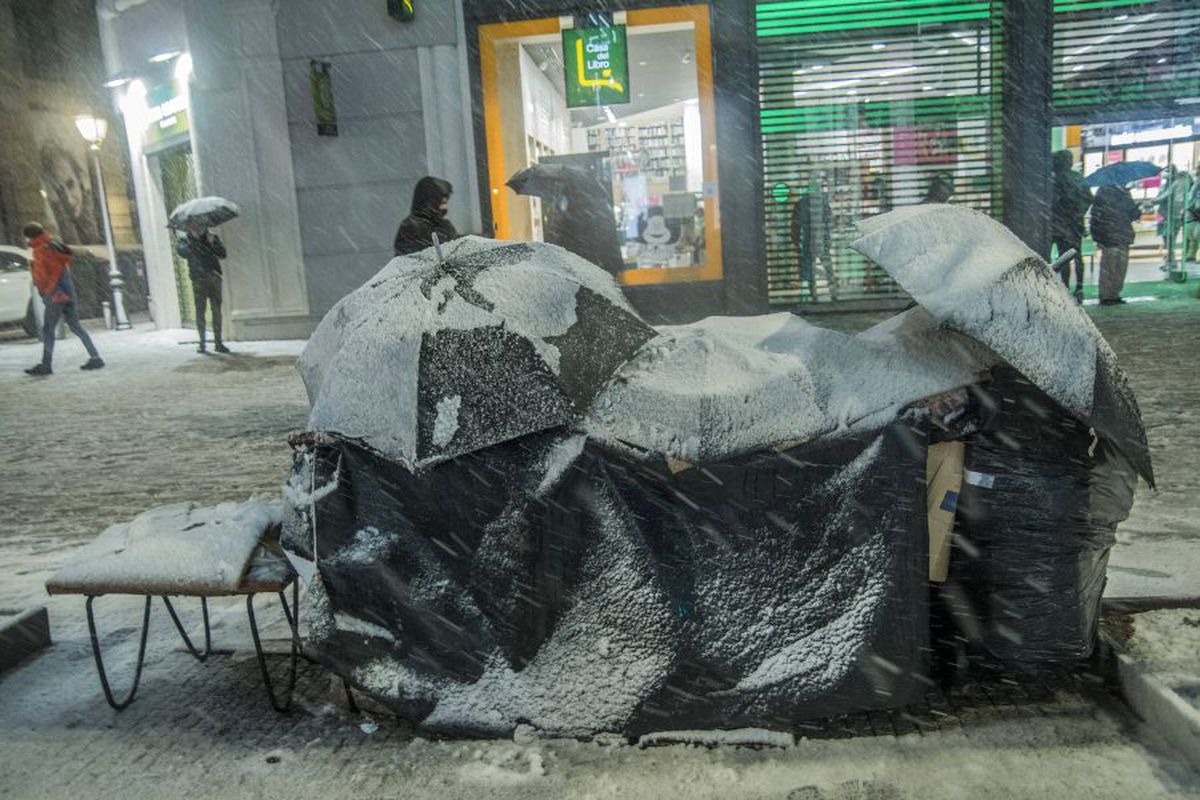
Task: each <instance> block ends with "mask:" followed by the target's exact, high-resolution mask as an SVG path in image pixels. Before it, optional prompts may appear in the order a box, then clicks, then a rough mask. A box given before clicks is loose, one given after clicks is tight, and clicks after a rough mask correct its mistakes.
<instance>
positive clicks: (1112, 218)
mask: <svg viewBox="0 0 1200 800" xmlns="http://www.w3.org/2000/svg"><path fill="white" fill-rule="evenodd" d="M1141 215H1142V212H1141V209H1140V208H1138V204H1137V203H1135V202H1133V198H1132V197H1131V196H1130V195H1129V190H1128V189H1126V188H1124V187H1119V186H1101V187H1100V190H1099V191H1098V192H1096V197H1095V199H1094V200H1093V201H1092V215H1091V229H1092V238H1093V239H1095V240H1096V244H1098V245H1100V305H1103V306H1110V305H1116V304H1118V303H1124V302H1125V301H1124V300H1122V299H1121V290H1122V289H1123V288H1124V287H1125V273H1126V272H1127V271H1128V269H1129V246H1130V245H1131V244H1133V240H1134V236H1135V234H1134V231H1133V221H1134V220H1136V219H1138V218H1139V217H1141Z"/></svg>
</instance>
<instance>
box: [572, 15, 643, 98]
mask: <svg viewBox="0 0 1200 800" xmlns="http://www.w3.org/2000/svg"><path fill="white" fill-rule="evenodd" d="M563 63H565V64H566V82H567V107H568V108H583V107H586V106H614V105H620V104H622V103H628V102H629V51H628V48H627V47H626V42H625V26H624V25H605V26H603V27H599V28H567V29H566V30H564V31H563Z"/></svg>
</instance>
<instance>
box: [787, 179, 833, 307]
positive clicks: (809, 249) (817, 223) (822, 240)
mask: <svg viewBox="0 0 1200 800" xmlns="http://www.w3.org/2000/svg"><path fill="white" fill-rule="evenodd" d="M790 232H791V239H792V247H794V248H795V250H796V259H797V264H798V268H799V273H800V280H802V281H804V282H805V283H806V284H807V285H808V296H809V298H810V299H811V300H812V301H814V302H815V301H816V299H817V275H816V266H817V262H818V261H820V262H821V266H822V267H823V268H824V270H825V279H826V285H827V286H828V287H829V299H830V300H837V285H836V281H835V275H834V271H833V259H832V258H831V255H830V253H831V245H832V239H833V207H832V206H831V205H830V203H829V195H828V193H826V191H825V188H824V186H823V185H822V184H821V181H820V180H819V179H813V180H812V181H810V182H809V185H808V187H806V188H805V189H804V190H803V191H802V192H801V194H800V197H799V199H797V200H796V202H795V203H794V204H793V205H792V216H791V225H790Z"/></svg>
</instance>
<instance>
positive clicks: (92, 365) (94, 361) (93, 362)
mask: <svg viewBox="0 0 1200 800" xmlns="http://www.w3.org/2000/svg"><path fill="white" fill-rule="evenodd" d="M103 366H104V359H103V358H101V357H100V356H96V357H95V358H89V359H88V360H87V363H86V364H84V365H83V366H82V367H80V369H100V368H102V367H103Z"/></svg>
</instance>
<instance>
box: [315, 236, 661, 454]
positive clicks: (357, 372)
mask: <svg viewBox="0 0 1200 800" xmlns="http://www.w3.org/2000/svg"><path fill="white" fill-rule="evenodd" d="M442 249H443V252H444V258H438V256H437V255H436V253H435V251H434V250H432V249H430V250H425V251H422V252H421V253H417V254H414V255H412V256H407V257H403V258H397V259H393V260H392V262H391V263H390V264H388V266H387V267H386V268H384V270H383V271H382V272H380V273H379V274H378V275H376V276H375V277H374V278H373V279H372V280H371V281H370V282H368V283H367V284H366V285H365V286H363V287H361V288H360V289H358V290H357V291H356V292H354V293H352V294H350V295H349V296H347V297H346V298H344V299H343V300H342V301H341V302H339V303H338V304H337V305H336V306H334V307H333V309H332V310H331V311H330V312H329V313H328V314H327V315H326V316H325V319H324V320H322V322H321V324H320V325H319V326H318V327H317V330H316V332H315V333H314V334H313V336H312V338H311V339H310V340H309V344H308V346H307V347H306V348H305V350H304V354H303V355H302V356H301V359H300V368H301V372H302V374H303V377H304V382H305V386H306V388H307V389H308V395H309V400H310V401H311V403H312V415H311V417H310V420H309V428H310V429H311V430H314V431H323V432H330V433H338V434H341V435H342V436H344V437H347V438H350V439H355V440H359V441H361V442H363V443H364V444H366V445H367V446H368V447H370V448H371V449H373V450H374V451H376V452H379V453H381V454H382V455H384V456H385V457H387V458H389V459H391V460H393V461H396V462H399V463H400V464H402V465H403V466H405V467H406V468H408V469H409V470H412V471H416V470H418V469H421V468H423V467H425V466H429V465H432V464H435V463H439V462H441V461H445V460H447V459H451V458H454V457H456V456H459V455H462V454H465V453H470V452H474V451H476V450H480V449H483V448H485V447H489V446H491V445H493V444H499V443H501V442H506V441H510V440H512V439H516V438H518V437H521V436H525V435H527V434H530V433H536V432H539V431H544V430H548V429H550V428H553V427H556V426H560V425H565V424H567V423H569V422H571V421H573V420H576V419H578V418H579V416H580V415H581V414H582V412H583V411H584V410H585V409H586V408H587V406H588V404H589V403H590V402H591V400H592V398H593V397H594V395H595V394H596V392H597V391H598V390H599V389H600V387H601V386H602V385H603V384H604V382H605V381H607V380H608V379H609V377H611V376H612V374H613V373H614V372H615V371H616V370H617V368H618V367H620V366H621V365H622V364H623V363H625V361H626V360H628V359H629V358H630V357H631V356H632V355H633V354H634V352H636V351H637V349H638V348H639V347H640V346H641V345H642V344H643V343H645V342H646V341H647V340H649V339H650V338H651V337H653V336H654V330H653V329H652V328H651V327H650V326H649V325H647V324H645V323H644V322H642V321H641V320H640V319H639V318H638V317H637V316H636V315H635V313H634V312H633V310H632V309H631V308H630V307H629V305H628V303H627V302H626V301H625V299H624V297H623V296H622V295H621V291H620V289H619V288H617V286H616V284H614V283H613V281H612V278H610V277H609V276H608V275H606V274H605V273H604V272H603V271H601V270H600V269H599V268H597V267H595V266H593V265H591V264H589V263H587V262H586V261H583V260H582V259H580V258H579V257H577V256H574V255H572V254H570V253H568V252H566V251H565V250H563V249H561V248H559V247H555V246H553V245H547V244H542V243H528V244H524V243H522V244H512V243H507V242H496V241H492V240H488V239H481V238H479V237H464V238H462V239H456V240H454V241H453V242H450V243H447V244H445V245H443V248H442Z"/></svg>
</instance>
